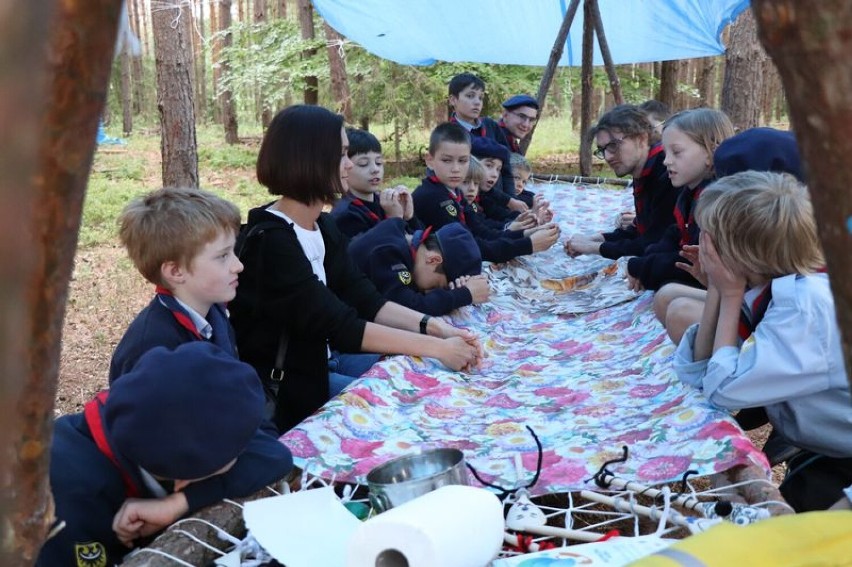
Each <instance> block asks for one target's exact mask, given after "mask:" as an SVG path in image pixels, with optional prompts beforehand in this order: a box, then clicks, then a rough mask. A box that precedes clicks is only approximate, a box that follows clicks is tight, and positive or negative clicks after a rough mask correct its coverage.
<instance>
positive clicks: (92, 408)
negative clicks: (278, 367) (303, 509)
mask: <svg viewBox="0 0 852 567" xmlns="http://www.w3.org/2000/svg"><path fill="white" fill-rule="evenodd" d="M263 405H264V395H263V388H262V386H261V384H260V379H259V378H258V377H257V373H256V372H255V371H254V369H253V368H252V367H251V366H249V365H248V364H245V363H242V362H240V361H238V360H237V359H236V358H234V357H233V356H232V355H231V354H230V353H228V352H225V351H224V350H222V349H221V348H219V347H217V346H216V345H214V344H211V343H209V342H206V341H194V342H190V343H187V344H184V345H181V346H179V347H178V348H176V349H175V350H169V349H166V348H163V347H157V348H154V349H152V350H150V351H148V352H147V353H146V354H144V355H143V356H142V357H141V358H140V359H139V361H138V363H137V364H136V366H135V367H134V368H133V369H132V370H130V371H129V372H127V373H126V374H125V375H124V376H122V378H121V379H120V380H118V381H116V383H115V384H114V385H113V386H112V387H111V388H110V389H109V390H105V391H103V392H101V393H100V394H98V396H97V397H96V398H95V399H94V400H92V401H90V402H89V403H88V404H86V407H85V411H84V413H78V414H73V415H66V416H63V417H60V418H59V419H57V420H56V424H55V427H54V435H53V443H52V445H51V458H50V487H51V492H52V493H53V500H54V502H55V505H56V518H57V522H64V523H65V525H64V527H62V528H61V529H58V531H57V533H56V534H55V535H54V536H53V537H51V538H50V539H48V540H47V542H45V544H44V546H43V547H42V549H41V552H40V554H39V557H38V561H37V565H38V566H40V567H55V566H56V565H103V566H106V565H115V564H118V563H120V562H121V559H122V558H123V557H124V555H125V554H127V553H128V552H129V551H130V549H131V548H132V547H133V546H134V544H137V543H145V542H147V541H148V540H149V537H150V536H153V535H155V534H156V533H157V532H159V531H161V530H163V529H164V528H166V527H167V526H169V525H170V524H172V523H174V522H175V521H176V520H177V519H179V518H180V517H182V516H184V515H186V514H188V513H192V512H195V511H196V510H199V509H200V508H203V507H205V506H208V505H210V504H213V503H215V502H218V501H219V500H221V499H223V498H238V497H243V496H249V495H251V494H253V493H254V492H257V491H258V490H260V489H262V488H263V487H264V486H267V485H268V484H271V483H273V482H276V481H278V480H280V479H282V478H283V477H284V476H285V475H286V474H287V473H288V472H289V471H290V469H291V468H292V465H293V461H292V457H291V455H290V451H289V450H288V449H287V447H285V446H284V445H283V444H281V443H280V442H279V441H278V440H277V439H276V437H274V436H273V435H270V434H269V433H268V432H266V431H264V430H262V429H260V426H261V423H262V415H263ZM236 470H239V471H240V473H239V474H236V473H235V471H236Z"/></svg>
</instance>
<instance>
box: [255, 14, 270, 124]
mask: <svg viewBox="0 0 852 567" xmlns="http://www.w3.org/2000/svg"><path fill="white" fill-rule="evenodd" d="M266 9H267V6H266V0H254V19H253V21H254V23H255V24H263V23H265V22H266V21H267V18H266ZM254 89H255V90H254V94H255V99H254V103H255V112H256V113H257V115H258V117H259V118H260V124H261V125H262V126H263V129H264V130H265V129H266V127H267V126H269V123H270V122H272V110H271V109H270V108H269V102H268V101H267V100H266V85H263V84H261V83H255V85H254Z"/></svg>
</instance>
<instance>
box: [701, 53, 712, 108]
mask: <svg viewBox="0 0 852 567" xmlns="http://www.w3.org/2000/svg"><path fill="white" fill-rule="evenodd" d="M715 87H716V58H715V57H705V58H704V59H703V65H702V67H701V72H700V74H699V75H698V93H699V96H700V100H699V104H700V105H701V106H709V107H712V108H715V106H716V89H715Z"/></svg>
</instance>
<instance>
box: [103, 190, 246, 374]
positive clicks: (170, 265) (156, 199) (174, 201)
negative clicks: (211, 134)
mask: <svg viewBox="0 0 852 567" xmlns="http://www.w3.org/2000/svg"><path fill="white" fill-rule="evenodd" d="M120 223H121V227H120V230H119V236H120V238H121V242H122V243H123V244H124V246H125V247H126V248H127V253H128V255H129V256H130V259H131V260H132V261H133V264H134V265H135V266H136V268H137V269H138V270H139V272H140V273H141V274H142V275H143V276H144V277H145V279H146V280H148V281H149V282H151V283H153V284H154V285H155V286H156V294H155V296H154V298H153V299H152V300H151V302H150V303H149V304H148V306H147V307H145V308H144V309H143V310H142V311H141V312H140V313H139V314H138V315H137V316H136V318H135V319H134V320H133V322H132V323H130V326H129V327H128V329H127V331H126V332H125V333H124V336H123V337H122V339H121V341H120V342H119V343H118V346H117V347H116V349H115V352H114V353H113V356H112V361H111V363H110V368H109V381H110V383H112V382H113V381H114V380H115V379H117V378H118V377H120V376H121V375H122V374H124V373H125V372H127V371H128V370H130V369H131V368H133V366H134V365H135V364H136V361H137V360H139V357H140V356H142V355H143V354H144V353H145V352H147V351H148V350H150V349H152V348H153V347H155V346H165V347H168V348H175V347H176V346H178V345H180V344H183V343H186V342H191V341H211V342H213V343H215V344H217V345H218V346H219V347H221V348H222V349H223V350H224V351H225V352H228V353H230V354H231V355H232V356H234V357H235V358H236V356H237V353H236V341H235V339H234V331H233V329H232V328H231V323H230V321H229V320H228V312H227V310H226V309H225V304H226V303H227V302H229V301H231V300H232V299H233V298H234V296H235V295H236V293H237V276H238V275H239V273H240V272H241V271H242V269H243V265H242V264H241V263H240V260H239V259H238V258H237V257H236V255H235V254H234V243H235V242H236V237H237V232H238V231H239V229H240V211H239V210H238V209H237V207H236V206H235V205H234V204H233V203H230V202H228V201H226V200H224V199H222V198H220V197H218V196H216V195H214V194H212V193H208V192H206V191H202V190H200V189H173V188H165V189H160V190H157V191H154V192H152V193H149V194H148V195H146V196H144V197H140V198H138V199H135V200H134V201H132V202H131V203H130V204H129V205H127V207H125V209H124V212H123V213H122V215H121V218H120Z"/></svg>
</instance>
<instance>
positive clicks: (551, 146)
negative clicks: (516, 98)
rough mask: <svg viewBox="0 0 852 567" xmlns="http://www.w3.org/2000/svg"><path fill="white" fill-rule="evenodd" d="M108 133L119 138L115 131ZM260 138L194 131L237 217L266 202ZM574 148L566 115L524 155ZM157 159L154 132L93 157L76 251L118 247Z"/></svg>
mask: <svg viewBox="0 0 852 567" xmlns="http://www.w3.org/2000/svg"><path fill="white" fill-rule="evenodd" d="M373 130H374V132H375V133H376V135H377V136H378V137H379V138H380V139H382V140H387V139H388V135H389V133H390V132H391V131H392V130H391V128H390V127H389V126H387V125H375V126H374V128H373ZM108 133H109V134H110V135H113V136H118V135H119V134H118V133H117V132H108ZM261 135H262V132H261V131H260V129H259V128H257V127H254V129H252V128H241V129H240V136H241V138H243V139H244V142H243V143H240V144H236V145H233V146H230V145H228V144H226V143H225V141H224V134H223V132H222V127H221V126H218V125H204V126H199V127H198V129H197V131H196V136H197V141H198V148H199V150H198V170H199V178H200V184H201V187H202V188H204V189H207V190H210V191H213V192H215V193H218V194H220V195H222V196H223V197H225V198H226V199H229V200H231V201H233V202H234V203H235V204H236V205H237V206H238V207H239V208H240V211H241V212H242V213H243V218H245V215H246V213H247V212H248V210H249V209H250V208H252V207H256V206H258V205H260V204H262V203H265V202H268V201H271V200H272V197H271V196H270V195H269V194H268V193H267V191H266V189H265V188H263V187H262V186H261V185H260V184H258V182H257V180H256V179H255V173H254V165H255V159H256V158H257V151H258V147H259V144H260V137H261ZM428 140H429V132H428V131H427V130H425V129H420V130H410V131H409V132H408V133H407V135H406V137H405V138H403V141H402V143H401V149H402V150H403V158H404V159H409V160H412V159H416V158H417V157H418V155H419V151H420V149H421V148H425V146H426V145H427V143H428ZM383 145H384V151H385V157H386V160H387V161H388V162H390V161H392V160H393V151H394V150H393V143H392V142H387V141H386V142H385V143H384V144H383ZM577 146H578V136H577V134H576V133H574V132H572V131H571V127H570V120H569V119H568V118H567V117H562V118H545V119H544V120H542V121H541V122H540V123H539V125H538V128H537V129H536V132H535V136H534V138H533V143H532V145H531V146H530V149H529V152H528V154H527V156H528V157H529V158H530V159H531V160H532V161H533V166H534V167H535V160H536V159H539V158H544V157H549V158H550V159H551V160H552V157H553V156H554V155H560V154H576V152H577ZM159 156H160V138H159V135H158V134H157V133H156V131H154V132H153V133H152V132H150V131H142V132H141V133H136V134H133V135H132V136H130V137H129V138H127V145H126V146H121V147H112V146H105V147H104V148H102V149H101V151H98V152H97V153H96V154H95V160H94V164H93V167H92V173H91V176H90V178H89V184H88V187H87V192H86V200H85V203H84V205H83V220H82V226H81V229H80V240H79V244H80V246H81V247H84V248H85V247H91V246H99V245H105V244H118V238H117V231H118V223H117V219H118V216H119V215H120V214H121V211H122V209H123V208H124V206H125V205H126V204H127V203H128V202H129V201H130V200H131V199H133V198H135V197H138V196H140V195H143V194H145V193H147V192H149V191H152V190H154V189H157V188H159V187H161V185H162V181H161V178H162V170H161V167H160V162H159ZM392 167H393V165H392V164H389V167H388V169H389V171H393V169H392ZM415 168H416V167H415ZM409 169H410V168H409ZM406 173H408V174H407V175H398V176H393V177H390V176H389V177H388V178H387V183H386V184H387V185H388V186H394V185H398V184H402V185H405V186H406V187H408V188H410V189H413V188H415V187H417V185H418V184H419V183H420V177H419V175H416V174H412V172H410V171H409V172H406ZM413 173H416V172H413Z"/></svg>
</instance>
